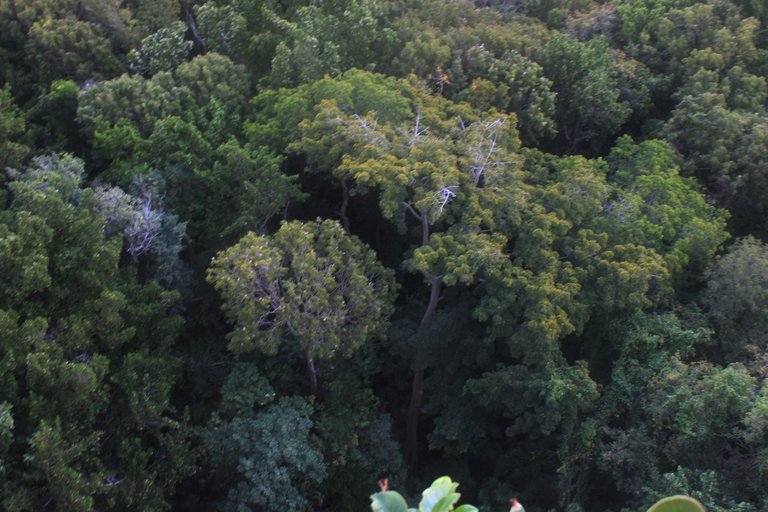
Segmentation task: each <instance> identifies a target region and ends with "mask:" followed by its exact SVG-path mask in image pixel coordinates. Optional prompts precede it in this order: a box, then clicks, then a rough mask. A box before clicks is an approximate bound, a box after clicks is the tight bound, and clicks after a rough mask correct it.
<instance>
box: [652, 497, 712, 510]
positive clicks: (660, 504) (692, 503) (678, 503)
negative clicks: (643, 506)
mask: <svg viewBox="0 0 768 512" xmlns="http://www.w3.org/2000/svg"><path fill="white" fill-rule="evenodd" d="M648 512H704V507H702V506H701V503H699V502H698V501H696V500H695V499H693V498H691V497H689V496H670V497H668V498H663V499H661V500H659V501H657V502H656V503H655V504H654V505H653V506H652V507H651V508H649V509H648Z"/></svg>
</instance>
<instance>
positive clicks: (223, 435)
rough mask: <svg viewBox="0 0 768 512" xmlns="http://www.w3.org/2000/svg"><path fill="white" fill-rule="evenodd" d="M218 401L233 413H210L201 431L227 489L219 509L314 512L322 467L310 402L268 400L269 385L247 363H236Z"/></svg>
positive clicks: (217, 473) (317, 499) (323, 468)
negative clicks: (225, 414) (313, 428)
mask: <svg viewBox="0 0 768 512" xmlns="http://www.w3.org/2000/svg"><path fill="white" fill-rule="evenodd" d="M253 384H256V387H255V388H250V386H251V385H253ZM222 399H223V403H224V404H228V405H227V410H228V412H230V413H231V414H232V416H229V415H228V416H227V417H224V418H222V417H220V416H219V415H218V414H217V413H214V415H213V416H212V418H211V419H210V421H209V422H208V425H207V426H206V428H205V429H202V431H201V434H202V437H203V439H204V440H205V442H206V444H207V446H208V448H209V450H210V453H211V455H213V457H212V460H211V464H212V468H213V470H214V471H215V472H216V476H217V478H218V480H219V485H224V486H227V487H228V491H227V496H226V499H225V500H223V501H222V503H221V507H222V509H223V510H258V509H262V508H267V509H270V510H277V509H281V508H285V509H289V510H302V511H303V510H312V509H313V505H316V504H317V503H318V502H319V500H320V499H321V497H322V495H321V494H320V492H319V491H320V484H321V483H322V482H323V481H324V480H325V478H326V467H325V464H324V462H323V457H322V454H321V453H320V452H319V451H318V449H317V444H316V441H315V439H314V436H313V435H312V434H311V432H310V429H311V428H312V421H311V419H310V415H311V414H312V406H311V404H310V403H308V402H307V401H305V400H303V399H301V398H283V399H281V400H279V401H278V402H276V403H272V402H273V401H274V400H275V394H274V392H273V391H272V390H271V388H270V386H269V383H268V382H267V381H266V380H265V379H264V378H263V377H261V376H260V375H259V373H258V371H257V370H256V368H255V367H254V366H253V365H249V364H242V365H237V366H235V369H234V370H233V371H232V372H231V373H230V374H229V376H228V377H227V380H226V381H225V383H224V387H223V388H222Z"/></svg>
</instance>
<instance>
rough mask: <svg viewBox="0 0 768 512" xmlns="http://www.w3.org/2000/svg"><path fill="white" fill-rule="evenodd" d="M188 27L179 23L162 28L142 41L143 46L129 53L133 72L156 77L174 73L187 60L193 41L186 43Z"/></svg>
mask: <svg viewBox="0 0 768 512" xmlns="http://www.w3.org/2000/svg"><path fill="white" fill-rule="evenodd" d="M186 32H187V26H186V25H185V24H184V23H182V22H180V21H177V22H175V23H173V24H172V25H171V26H169V27H167V28H161V29H160V30H158V31H157V32H155V33H154V34H152V35H151V36H147V37H145V38H144V39H143V40H142V41H141V46H140V47H139V48H137V49H135V50H131V51H130V52H129V53H128V62H129V63H130V68H131V71H133V72H134V73H139V74H142V75H154V74H155V73H158V72H160V71H172V70H174V69H175V68H176V67H177V66H178V65H179V64H181V63H182V62H184V61H186V60H187V57H188V56H189V52H190V51H191V50H192V41H185V40H184V34H185V33H186Z"/></svg>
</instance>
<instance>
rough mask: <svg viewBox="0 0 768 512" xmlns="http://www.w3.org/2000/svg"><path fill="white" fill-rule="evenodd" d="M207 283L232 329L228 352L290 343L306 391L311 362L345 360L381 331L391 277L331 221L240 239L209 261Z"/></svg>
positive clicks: (271, 350)
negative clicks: (299, 356) (297, 353)
mask: <svg viewBox="0 0 768 512" xmlns="http://www.w3.org/2000/svg"><path fill="white" fill-rule="evenodd" d="M208 281H209V282H210V283H211V284H213V286H214V287H216V289H218V290H219V291H220V292H221V294H222V296H223V299H224V310H225V311H226V312H227V314H228V315H229V317H230V318H231V319H232V321H233V323H234V327H235V329H234V331H232V333H230V334H229V340H230V342H229V347H230V349H231V350H232V351H233V352H235V353H243V352H248V351H251V350H255V349H258V350H260V351H262V352H264V353H266V354H275V353H276V352H277V350H278V348H279V347H280V345H282V344H284V343H286V342H293V343H294V344H295V345H297V347H296V348H298V349H300V350H301V352H302V353H303V355H304V360H305V362H306V365H307V376H308V379H309V386H310V389H311V390H312V393H314V394H318V392H319V387H318V376H317V369H316V367H315V359H317V358H320V359H328V358H332V357H334V356H336V355H338V356H346V357H349V356H350V355H351V354H352V353H353V352H355V351H356V350H357V349H358V348H360V346H361V345H362V344H363V343H365V342H366V341H368V340H369V339H372V338H376V337H380V336H381V335H382V334H383V333H384V330H385V328H386V325H387V321H388V319H389V314H390V312H391V311H392V301H393V296H394V293H395V285H394V283H393V282H392V272H391V271H390V270H387V269H386V268H384V267H383V266H382V265H381V264H380V263H379V262H378V261H377V260H376V256H375V254H374V253H373V251H371V250H370V249H368V248H367V247H366V246H365V245H363V243H362V242H360V240H358V239H357V238H356V237H353V236H350V235H347V234H345V233H344V230H343V229H342V228H341V226H340V225H339V224H338V223H336V222H333V221H316V222H309V223H306V224H303V223H300V222H295V221H294V222H289V223H284V224H283V225H282V226H281V227H280V229H279V230H278V231H277V233H275V234H274V235H272V236H267V235H257V234H255V233H252V232H251V233H248V234H247V235H245V236H244V237H243V238H242V239H241V240H240V241H239V242H238V243H237V244H235V245H234V246H232V247H230V248H229V249H227V250H225V251H223V252H221V253H220V254H219V255H218V257H216V258H214V260H213V262H212V263H211V267H210V269H209V270H208Z"/></svg>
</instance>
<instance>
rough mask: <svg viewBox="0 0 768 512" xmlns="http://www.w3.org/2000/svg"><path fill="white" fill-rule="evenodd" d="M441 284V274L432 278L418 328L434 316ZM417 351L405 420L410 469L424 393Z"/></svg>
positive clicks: (415, 459)
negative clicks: (427, 300) (426, 303)
mask: <svg viewBox="0 0 768 512" xmlns="http://www.w3.org/2000/svg"><path fill="white" fill-rule="evenodd" d="M442 284H443V276H435V277H433V278H432V284H431V286H430V289H429V305H427V309H426V311H424V316H422V317H421V322H420V323H419V328H420V329H423V328H424V327H425V326H427V325H428V324H429V323H430V322H431V321H432V319H433V318H434V317H435V313H436V312H437V303H438V301H439V300H440V288H441V286H442ZM418 352H419V348H418V347H416V357H415V360H416V361H415V364H414V368H413V383H412V384H411V403H410V404H409V405H408V419H407V420H406V432H405V462H406V464H408V467H409V468H411V469H414V468H415V467H416V465H417V463H418V448H419V415H420V413H421V401H422V398H423V395H424V368H423V367H422V365H421V362H420V361H419V357H418Z"/></svg>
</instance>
